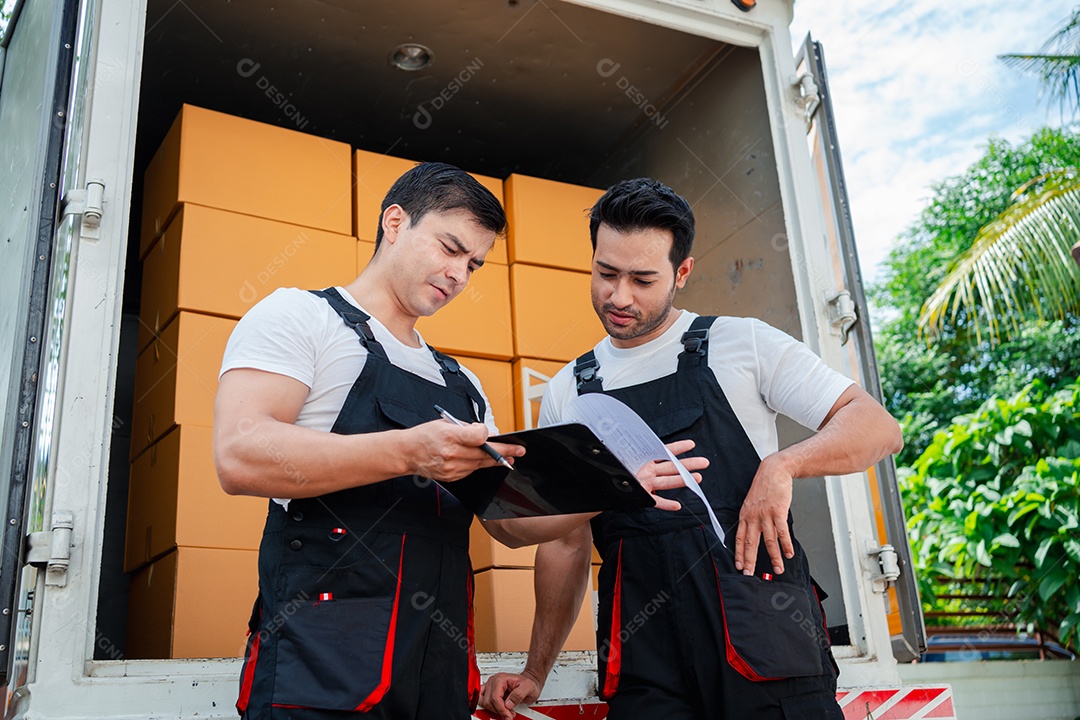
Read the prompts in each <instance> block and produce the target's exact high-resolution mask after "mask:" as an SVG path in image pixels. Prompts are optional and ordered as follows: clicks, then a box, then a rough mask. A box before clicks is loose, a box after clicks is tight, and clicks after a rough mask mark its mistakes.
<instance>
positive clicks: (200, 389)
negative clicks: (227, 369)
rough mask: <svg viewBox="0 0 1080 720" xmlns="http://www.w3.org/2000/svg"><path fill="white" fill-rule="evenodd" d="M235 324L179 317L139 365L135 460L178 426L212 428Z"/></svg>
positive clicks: (133, 420)
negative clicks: (220, 377)
mask: <svg viewBox="0 0 1080 720" xmlns="http://www.w3.org/2000/svg"><path fill="white" fill-rule="evenodd" d="M235 327H236V321H235V320H230V319H228V318H220V317H214V316H213V315H200V314H199V313H190V312H181V313H179V314H178V315H177V316H176V317H175V318H173V320H172V322H170V323H169V324H168V325H167V326H166V327H165V329H164V330H162V331H161V334H160V335H159V336H158V337H156V338H154V339H153V340H152V341H151V342H150V345H148V346H147V347H146V348H145V349H144V350H143V351H142V353H140V354H139V357H138V358H137V359H136V360H135V406H134V409H133V411H132V417H131V457H132V458H135V457H137V456H138V455H139V453H141V452H142V451H143V450H145V449H146V448H147V447H149V446H150V445H151V444H152V443H154V442H155V441H156V440H157V439H158V438H160V437H161V436H162V435H164V434H165V433H167V432H168V431H169V430H170V429H172V427H173V426H174V425H200V426H202V427H213V425H214V396H215V394H216V393H217V386H218V372H219V371H220V370H221V358H222V356H223V355H224V354H225V345H226V343H228V341H229V335H231V334H232V331H233V328H235Z"/></svg>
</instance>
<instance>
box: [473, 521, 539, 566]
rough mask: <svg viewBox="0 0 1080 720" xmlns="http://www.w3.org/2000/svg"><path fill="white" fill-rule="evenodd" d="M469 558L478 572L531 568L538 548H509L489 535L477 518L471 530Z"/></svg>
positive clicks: (531, 546) (528, 546)
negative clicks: (497, 568) (491, 569)
mask: <svg viewBox="0 0 1080 720" xmlns="http://www.w3.org/2000/svg"><path fill="white" fill-rule="evenodd" d="M469 556H470V557H471V558H472V565H473V570H475V571H476V572H480V571H482V570H487V569H489V568H493V567H499V568H531V567H532V566H533V560H534V559H535V557H536V546H535V545H526V546H525V547H520V548H508V547H506V546H505V545H503V544H502V543H501V542H499V541H498V540H495V539H494V538H492V537H491V536H490V535H488V533H487V531H486V530H484V528H483V527H482V526H481V525H480V519H479V518H476V519H474V520H473V524H472V527H471V528H469Z"/></svg>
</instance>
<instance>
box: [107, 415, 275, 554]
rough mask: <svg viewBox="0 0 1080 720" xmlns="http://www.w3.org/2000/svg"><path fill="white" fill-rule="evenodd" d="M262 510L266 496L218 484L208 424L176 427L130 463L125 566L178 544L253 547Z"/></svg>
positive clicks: (263, 517)
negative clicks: (231, 492) (244, 493)
mask: <svg viewBox="0 0 1080 720" xmlns="http://www.w3.org/2000/svg"><path fill="white" fill-rule="evenodd" d="M266 511H267V501H266V499H265V498H258V497H249V496H240V495H226V494H225V491H224V490H222V489H221V485H220V484H219V483H218V477H217V472H216V471H215V470H214V452H213V430H212V429H211V428H204V427H198V426H196V425H183V426H180V427H178V428H175V429H174V430H173V431H172V432H170V433H168V434H167V435H166V436H165V437H163V438H162V439H161V440H159V441H158V442H157V443H155V444H154V445H152V446H151V447H150V448H149V449H148V450H147V451H146V452H144V453H143V454H142V455H140V456H139V457H138V458H136V460H135V462H134V463H132V465H131V483H130V485H129V487H128V511H127V537H126V541H125V544H124V571H125V572H131V571H132V570H134V569H135V568H137V567H139V566H141V565H145V564H146V563H148V562H150V561H152V560H153V559H154V558H157V557H160V556H161V555H164V554H165V553H167V552H169V551H170V550H172V549H173V548H174V547H176V546H178V545H179V546H184V547H198V548H218V549H228V550H258V549H259V542H260V540H261V539H262V531H263V525H264V523H265V522H266Z"/></svg>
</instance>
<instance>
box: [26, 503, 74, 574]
mask: <svg viewBox="0 0 1080 720" xmlns="http://www.w3.org/2000/svg"><path fill="white" fill-rule="evenodd" d="M74 527H75V518H74V516H73V515H72V513H71V511H69V510H57V511H56V512H54V513H53V516H52V529H51V530H42V531H40V532H34V533H30V534H29V535H27V536H26V544H27V549H26V562H27V564H28V565H32V566H34V567H36V568H45V584H46V585H55V586H57V587H63V586H64V585H67V571H68V564H69V563H70V562H71V548H72V547H74V546H73V545H72V543H71V537H72V530H73V528H74Z"/></svg>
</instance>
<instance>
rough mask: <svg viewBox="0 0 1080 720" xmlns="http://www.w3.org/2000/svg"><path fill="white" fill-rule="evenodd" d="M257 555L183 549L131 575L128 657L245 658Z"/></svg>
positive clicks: (255, 589)
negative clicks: (243, 656)
mask: <svg viewBox="0 0 1080 720" xmlns="http://www.w3.org/2000/svg"><path fill="white" fill-rule="evenodd" d="M258 591H259V571H258V553H257V552H256V551H254V550H206V549H202V548H189V547H181V548H178V549H177V550H174V551H173V552H171V553H169V554H168V555H166V556H165V557H163V558H161V559H160V560H158V561H157V562H155V563H153V564H151V565H148V566H146V567H144V568H143V569H141V570H139V571H138V572H137V573H135V574H134V575H133V576H132V578H131V609H130V611H129V613H128V635H127V655H126V656H127V658H128V659H133V660H134V659H162V658H217V657H227V658H234V657H241V656H242V655H243V653H244V644H245V642H246V637H247V622H248V618H250V617H251V608H252V604H253V603H254V602H255V597H256V595H257V594H258Z"/></svg>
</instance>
